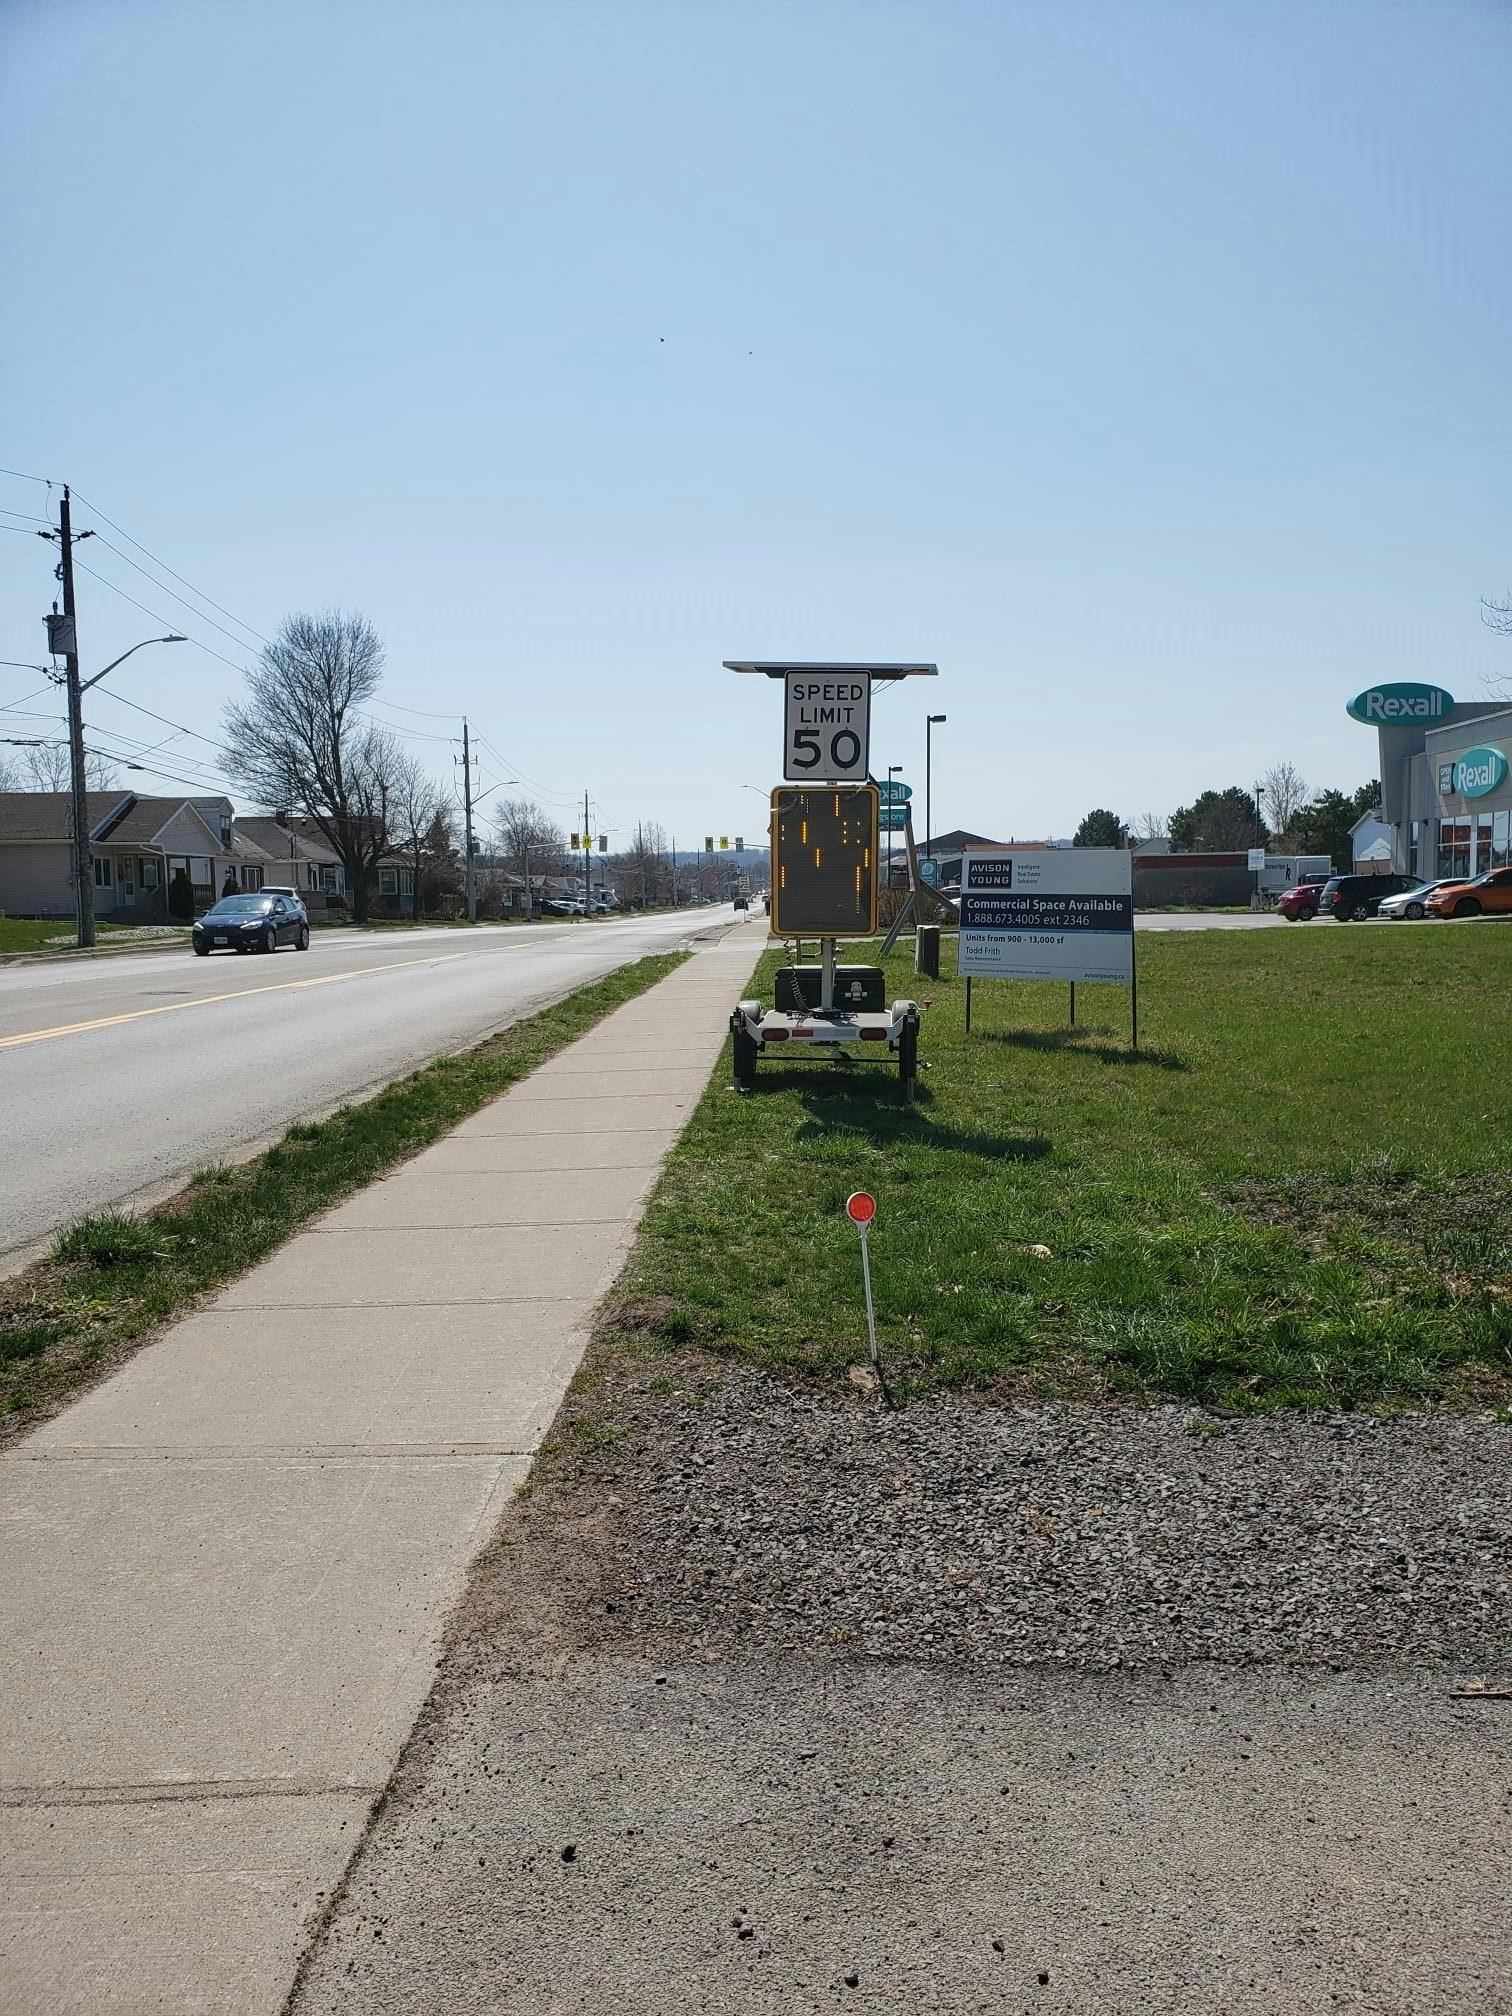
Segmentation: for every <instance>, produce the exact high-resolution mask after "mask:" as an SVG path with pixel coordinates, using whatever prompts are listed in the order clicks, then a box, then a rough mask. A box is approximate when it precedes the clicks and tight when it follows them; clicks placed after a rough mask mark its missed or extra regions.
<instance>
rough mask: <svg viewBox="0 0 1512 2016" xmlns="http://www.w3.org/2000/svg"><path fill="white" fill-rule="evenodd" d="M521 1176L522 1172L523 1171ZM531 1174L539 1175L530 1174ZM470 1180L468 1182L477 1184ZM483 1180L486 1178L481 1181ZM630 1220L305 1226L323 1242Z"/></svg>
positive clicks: (619, 1223) (537, 1229)
mask: <svg viewBox="0 0 1512 2016" xmlns="http://www.w3.org/2000/svg"><path fill="white" fill-rule="evenodd" d="M522 1173H524V1172H522ZM530 1173H531V1174H536V1173H538V1172H536V1171H531V1172H530ZM478 1180H479V1179H478V1178H476V1177H469V1178H468V1181H469V1182H477V1181H478ZM483 1180H484V1181H486V1180H487V1179H486V1178H484V1179H483ZM628 1223H629V1220H628V1219H627V1218H625V1217H624V1216H623V1214H622V1215H621V1216H619V1217H617V1218H553V1219H552V1220H551V1221H550V1223H549V1224H541V1223H538V1222H536V1221H535V1220H532V1219H522V1218H507V1219H506V1218H498V1219H492V1218H491V1219H489V1220H488V1221H487V1222H486V1223H485V1222H483V1221H481V1220H480V1221H479V1222H477V1223H475V1224H470V1225H459V1224H457V1222H456V1221H455V1219H454V1220H453V1221H452V1222H451V1223H450V1224H449V1225H307V1226H306V1227H305V1228H304V1229H305V1231H306V1232H311V1233H317V1234H319V1236H320V1237H321V1238H322V1239H350V1238H351V1237H352V1235H353V1234H354V1233H358V1232H364V1233H366V1232H550V1231H551V1230H553V1228H554V1227H556V1226H558V1225H581V1226H584V1227H589V1226H594V1225H601V1226H609V1227H614V1226H624V1225H626V1224H628ZM529 1299H530V1300H531V1301H536V1300H538V1299H539V1300H543V1301H544V1300H546V1299H547V1298H546V1297H544V1296H543V1297H539V1298H538V1297H536V1296H531V1297H530V1298H529Z"/></svg>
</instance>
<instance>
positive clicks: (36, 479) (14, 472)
mask: <svg viewBox="0 0 1512 2016" xmlns="http://www.w3.org/2000/svg"><path fill="white" fill-rule="evenodd" d="M0 476H19V477H20V479H21V481H22V482H23V483H45V484H46V486H47V488H48V489H49V490H51V488H52V487H53V479H52V478H51V476H31V475H28V473H27V472H26V470H24V469H0Z"/></svg>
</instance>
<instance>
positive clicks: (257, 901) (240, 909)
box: [207, 896, 267, 923]
mask: <svg viewBox="0 0 1512 2016" xmlns="http://www.w3.org/2000/svg"><path fill="white" fill-rule="evenodd" d="M265 908H267V899H266V898H265V897H262V896H223V897H222V898H221V900H220V902H219V903H217V904H216V906H215V908H214V909H213V910H211V911H209V912H207V915H208V916H210V917H213V918H214V919H215V920H216V921H217V923H219V922H220V921H221V920H222V919H226V918H231V917H257V916H260V915H261V914H262V912H263V910H264V909H265Z"/></svg>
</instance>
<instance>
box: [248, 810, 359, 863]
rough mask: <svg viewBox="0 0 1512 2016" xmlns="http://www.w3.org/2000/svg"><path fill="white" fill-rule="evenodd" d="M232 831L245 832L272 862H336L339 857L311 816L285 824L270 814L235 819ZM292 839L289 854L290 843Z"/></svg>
mask: <svg viewBox="0 0 1512 2016" xmlns="http://www.w3.org/2000/svg"><path fill="white" fill-rule="evenodd" d="M232 830H233V831H234V832H235V833H238V834H245V836H246V837H247V839H249V840H250V841H251V842H252V844H253V846H254V847H257V848H259V849H260V850H261V851H262V852H263V853H264V854H266V855H267V856H268V858H269V860H271V861H287V860H289V859H291V858H292V859H294V860H297V861H339V860H340V859H341V856H340V855H339V854H338V853H337V852H336V849H335V848H334V847H333V846H332V845H331V843H330V841H329V840H327V838H326V837H325V835H324V833H322V832H321V830H320V828H319V827H318V826H317V825H316V824H315V822H314V820H313V819H302V818H301V819H291V820H290V821H289V822H288V823H287V824H284V823H283V822H282V821H280V820H278V819H274V818H272V817H271V816H270V817H267V818H257V817H254V818H250V819H237V820H235V821H234V822H233V826H232ZM290 840H292V841H293V842H294V851H293V855H292V857H291V855H290V851H289V842H290Z"/></svg>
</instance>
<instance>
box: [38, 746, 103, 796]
mask: <svg viewBox="0 0 1512 2016" xmlns="http://www.w3.org/2000/svg"><path fill="white" fill-rule="evenodd" d="M21 761H22V765H23V767H24V769H25V771H26V776H27V778H28V780H29V781H28V782H27V784H26V785H25V786H23V787H17V788H23V789H26V790H28V791H69V790H72V788H73V763H72V760H71V758H70V756H69V752H68V744H67V743H66V742H34V743H32V744H31V746H30V747H29V748H28V749H27V750H26V751H25V752H24V753H23V755H22V758H21ZM115 788H116V773H115V767H114V765H113V764H112V763H111V761H110V759H109V757H107V756H98V755H96V754H95V752H94V751H93V750H92V749H86V750H85V752H84V789H85V790H86V791H113V790H114V789H115Z"/></svg>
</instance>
